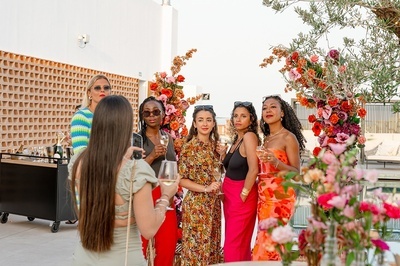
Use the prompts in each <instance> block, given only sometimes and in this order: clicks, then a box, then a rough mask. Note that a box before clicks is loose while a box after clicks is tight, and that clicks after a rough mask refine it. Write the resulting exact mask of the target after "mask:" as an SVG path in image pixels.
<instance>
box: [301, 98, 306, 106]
mask: <svg viewBox="0 0 400 266" xmlns="http://www.w3.org/2000/svg"><path fill="white" fill-rule="evenodd" d="M300 104H301V105H302V106H308V99H307V98H306V97H301V98H300Z"/></svg>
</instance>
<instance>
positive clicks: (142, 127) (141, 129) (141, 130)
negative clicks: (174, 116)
mask: <svg viewBox="0 0 400 266" xmlns="http://www.w3.org/2000/svg"><path fill="white" fill-rule="evenodd" d="M151 101H154V102H157V103H159V104H160V107H161V115H164V114H165V106H164V103H163V102H162V101H160V100H158V99H157V98H156V97H154V96H150V97H147V98H146V99H144V100H143V102H142V103H141V104H140V106H139V134H140V135H141V136H142V138H143V143H146V142H147V141H148V140H147V137H146V128H147V124H146V122H145V121H144V119H143V108H144V105H145V104H146V103H148V102H151ZM163 125H164V121H163V122H162V123H161V126H160V129H161V128H162V127H163Z"/></svg>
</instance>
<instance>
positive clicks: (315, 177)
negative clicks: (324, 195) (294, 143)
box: [303, 168, 325, 184]
mask: <svg viewBox="0 0 400 266" xmlns="http://www.w3.org/2000/svg"><path fill="white" fill-rule="evenodd" d="M324 175H325V174H324V172H323V171H321V170H320V169H318V168H314V169H310V170H308V171H307V172H306V173H305V174H304V176H303V179H304V182H305V183H306V184H311V183H312V182H318V181H319V180H322V179H323V177H324Z"/></svg>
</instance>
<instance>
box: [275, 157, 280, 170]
mask: <svg viewBox="0 0 400 266" xmlns="http://www.w3.org/2000/svg"><path fill="white" fill-rule="evenodd" d="M280 162H281V161H279V160H278V159H277V160H276V164H275V168H277V169H278V165H279V163H280Z"/></svg>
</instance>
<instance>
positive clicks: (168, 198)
mask: <svg viewBox="0 0 400 266" xmlns="http://www.w3.org/2000/svg"><path fill="white" fill-rule="evenodd" d="M162 196H165V197H167V199H169V198H170V197H169V196H168V195H167V194H165V193H164V194H162V195H161V197H162ZM161 197H160V198H161Z"/></svg>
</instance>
